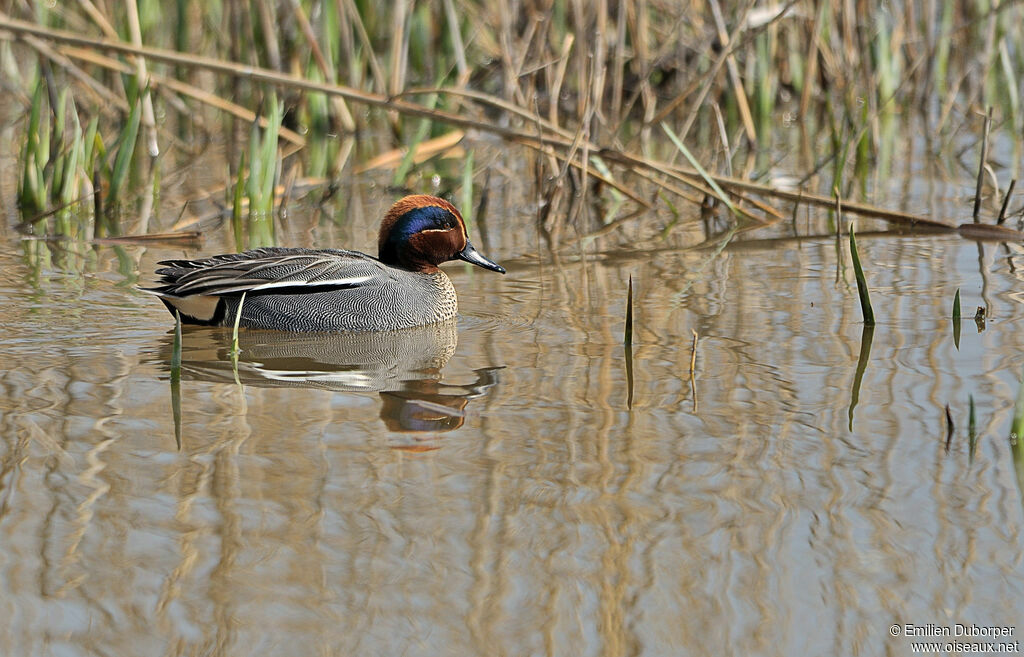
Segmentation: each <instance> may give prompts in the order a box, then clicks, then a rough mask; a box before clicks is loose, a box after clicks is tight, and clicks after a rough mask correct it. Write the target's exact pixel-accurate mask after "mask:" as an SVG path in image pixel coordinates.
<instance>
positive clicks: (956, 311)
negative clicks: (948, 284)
mask: <svg viewBox="0 0 1024 657" xmlns="http://www.w3.org/2000/svg"><path fill="white" fill-rule="evenodd" d="M953 319H960V288H957V289H956V294H955V295H953Z"/></svg>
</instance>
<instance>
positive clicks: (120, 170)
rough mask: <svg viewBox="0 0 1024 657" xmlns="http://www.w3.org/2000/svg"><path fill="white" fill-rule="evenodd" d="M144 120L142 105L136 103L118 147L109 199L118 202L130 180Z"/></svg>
mask: <svg viewBox="0 0 1024 657" xmlns="http://www.w3.org/2000/svg"><path fill="white" fill-rule="evenodd" d="M141 118H142V103H141V102H136V103H135V104H134V105H132V111H131V113H130V114H129V115H128V122H127V124H126V125H125V129H124V131H123V132H122V133H121V138H120V143H119V144H118V146H117V156H115V158H114V169H113V171H112V172H111V174H110V189H109V190H108V191H107V198H109V199H111V200H114V201H116V200H117V199H118V197H119V195H120V193H121V190H122V189H123V188H124V183H125V181H126V180H127V179H128V169H129V168H130V167H131V163H132V156H133V155H134V154H135V142H136V140H137V139H138V137H139V123H140V121H141Z"/></svg>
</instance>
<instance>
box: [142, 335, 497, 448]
mask: <svg viewBox="0 0 1024 657" xmlns="http://www.w3.org/2000/svg"><path fill="white" fill-rule="evenodd" d="M457 343H458V333H457V331H456V326H455V321H454V320H452V321H450V322H444V323H441V324H434V325H430V326H423V327H417V328H413V329H404V330H401V331H388V332H366V333H286V332H281V331H258V330H243V331H240V332H239V334H238V346H239V349H240V352H239V353H238V358H237V363H236V361H235V360H234V359H233V358H232V356H231V332H230V331H227V330H224V329H209V328H189V327H186V328H185V330H184V331H183V332H182V348H181V376H182V379H183V380H189V379H191V380H198V381H211V382H222V383H239V384H242V385H253V386H258V387H303V388H321V389H325V390H334V391H339V392H377V393H379V394H380V397H381V400H382V401H383V403H382V405H381V410H380V417H381V420H383V422H384V424H385V426H387V428H388V429H389V430H391V431H396V432H416V433H424V432H433V433H438V432H444V431H451V430H453V429H457V428H459V427H460V426H462V424H463V422H464V421H465V417H466V406H467V405H468V404H469V400H471V399H473V398H475V397H480V396H482V395H484V394H486V392H487V390H488V389H489V388H491V387H493V386H494V385H496V384H497V383H498V380H499V379H498V371H499V370H501V369H502V368H501V367H486V368H481V369H477V370H475V372H476V375H477V379H476V381H474V382H472V383H470V384H468V385H454V384H447V383H441V370H442V368H443V367H444V366H445V364H446V363H447V362H448V359H449V358H451V356H452V354H454V353H455V347H456V345H457ZM172 351H173V337H172V336H167V338H166V340H165V342H164V344H163V345H162V348H161V361H162V363H163V364H164V365H165V367H167V366H168V365H167V364H168V363H170V362H171V352H172ZM400 448H401V449H412V450H413V451H419V450H420V449H422V448H415V447H413V448H408V447H400ZM426 449H430V448H429V447H428V448H426Z"/></svg>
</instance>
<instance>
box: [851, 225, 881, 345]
mask: <svg viewBox="0 0 1024 657" xmlns="http://www.w3.org/2000/svg"><path fill="white" fill-rule="evenodd" d="M850 255H851V256H853V273H854V275H855V276H856V278H857V296H859V297H860V309H861V312H862V313H863V314H864V323H865V324H866V325H868V326H874V325H875V311H874V310H872V309H871V297H870V295H869V293H868V282H867V279H865V278H864V268H863V267H861V264H860V254H859V253H857V238H856V237H854V235H853V224H852V223H851V224H850Z"/></svg>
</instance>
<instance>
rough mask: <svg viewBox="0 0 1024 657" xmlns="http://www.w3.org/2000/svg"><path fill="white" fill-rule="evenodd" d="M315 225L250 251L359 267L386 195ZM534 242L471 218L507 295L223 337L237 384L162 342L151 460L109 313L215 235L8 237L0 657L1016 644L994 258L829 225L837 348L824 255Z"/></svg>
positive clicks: (808, 248) (946, 238)
mask: <svg viewBox="0 0 1024 657" xmlns="http://www.w3.org/2000/svg"><path fill="white" fill-rule="evenodd" d="M8 162H9V160H8ZM7 182H8V183H9V182H10V177H8V178H7ZM4 190H5V194H6V196H5V198H4V204H5V207H7V208H8V209H9V208H12V207H13V205H12V204H13V199H12V197H11V195H10V193H11V192H10V190H11V187H10V185H9V184H7V185H6V187H4ZM417 191H431V190H429V189H420V190H417ZM345 194H346V195H347V197H346V198H345V199H344V200H342V201H337V203H338V204H339V205H340V206H342V207H344V212H343V213H342V214H343V218H342V219H341V220H339V221H338V222H337V223H335V222H334V221H332V220H331V218H330V217H327V216H324V215H323V214H317V213H316V212H315V211H313V210H311V209H310V208H309V207H308V206H307V207H305V209H303V206H302V205H301V203H298V204H297V209H296V210H295V211H294V212H293V213H291V214H290V216H289V218H288V220H287V222H286V223H285V224H284V225H282V226H281V227H279V233H278V241H279V242H280V243H282V244H290V245H296V246H310V245H314V244H319V245H324V246H335V247H352V248H359V249H361V250H370V249H371V248H372V244H373V231H374V230H375V228H376V221H377V219H376V218H377V217H379V216H380V214H381V213H382V212H383V211H384V209H386V207H387V205H388V204H390V202H391V201H392V200H394V197H395V195H396V193H395V192H391V191H388V190H386V189H382V188H381V187H379V186H372V185H353V186H352V187H351V188H349V189H347V190H346V191H345ZM915 199H916V200H915ZM915 202H916V203H917V205H918V206H925V205H927V203H926V202H924V201H921V200H920V198H917V197H915V198H912V199H911V204H912V205H913V203H915ZM162 203H164V204H166V206H167V207H168V208H171V209H169V210H167V214H168V217H167V218H165V219H164V220H163V223H164V224H165V225H166V224H170V223H172V222H173V219H174V212H173V208H174V206H175V203H174V201H173V200H170V199H163V200H162ZM962 205H963V204H962V203H959V204H955V205H954V206H953V207H952V209H951V210H950V211H952V212H957V211H961V210H962ZM179 207H180V204H179ZM947 209H949V208H947ZM534 212H535V206H531V205H530V204H529V203H527V202H523V201H521V200H516V196H515V194H513V193H506V194H499V195H497V196H496V197H495V198H494V199H493V200H492V203H491V205H490V210H489V213H488V216H487V218H486V221H487V224H486V232H487V236H488V239H487V240H486V243H478V244H477V245H478V246H479V247H481V250H482V251H483V252H484V253H486V254H487V255H488V256H490V257H492V258H493V259H495V260H496V261H498V262H501V263H502V264H504V265H506V267H507V268H508V274H507V275H506V276H504V277H502V276H498V275H495V274H493V273H491V272H485V271H482V270H479V269H473V268H470V267H468V266H463V265H462V264H459V263H452V264H450V265H448V266H446V269H447V271H448V272H449V274H450V275H451V277H452V279H453V281H454V283H455V286H456V288H457V290H458V292H459V298H460V305H461V315H460V317H459V319H458V321H457V322H456V323H454V324H452V325H450V326H442V327H430V328H428V329H424V330H421V331H412V332H405V333H402V334H397V335H384V336H371V337H368V336H344V335H337V336H308V335H287V334H277V333H273V332H258V331H252V332H243V334H242V336H241V347H242V353H241V356H240V359H239V363H238V367H237V369H236V368H235V367H233V366H232V363H231V361H230V358H229V356H228V349H229V347H230V335H229V333H227V332H225V331H221V330H212V329H188V330H186V331H185V333H184V337H183V350H182V351H183V354H182V371H181V383H180V409H181V416H180V427H178V428H177V429H176V426H175V416H174V412H173V408H172V392H171V383H170V361H171V348H172V347H171V345H172V333H171V329H172V318H171V317H170V316H169V315H168V314H167V312H166V311H165V310H164V309H163V307H162V306H161V305H160V304H159V303H158V302H157V301H156V300H155V299H153V298H151V297H148V296H146V295H144V294H141V293H139V292H138V291H137V290H136V289H135V287H134V286H135V285H137V284H138V283H139V282H144V281H145V280H146V279H147V277H149V276H150V275H151V272H152V271H153V269H154V267H155V265H156V262H157V261H158V260H160V259H164V258H171V257H180V256H181V255H182V254H189V255H192V254H196V255H198V254H207V255H208V254H212V253H216V252H219V251H223V250H231V249H232V248H233V244H232V241H231V237H230V231H229V230H228V229H226V228H214V229H210V230H209V231H208V234H207V236H206V239H205V241H204V243H203V244H202V245H201V246H199V247H197V248H189V249H183V248H181V247H173V246H161V245H150V246H145V247H143V246H116V247H115V246H112V245H99V246H90V245H88V244H85V243H83V242H80V241H74V240H71V241H55V242H43V241H39V240H27V239H24V238H23V236H22V235H21V234H20V233H18V232H17V231H15V230H14V229H13V225H14V223H15V219H16V218H15V217H14V215H13V212H12V211H10V210H8V213H7V215H6V223H7V225H6V227H5V228H4V231H3V232H2V233H0V237H2V248H0V327H2V330H0V363H2V364H0V615H2V616H3V617H4V618H5V619H6V620H5V621H4V622H2V623H0V653H2V654H5V655H92V654H104V655H137V654H166V655H198V654H211V655H255V654H259V655H297V654H404V655H439V654H460V655H471V654H479V655H498V654H507V655H526V654H530V655H570V654H572V655H620V654H621V655H627V654H628V655H669V654H672V655H675V654H693V655H722V654H749V655H794V654H908V653H909V651H910V649H911V645H910V644H911V641H912V639H911V638H908V637H905V636H903V634H904V633H905V631H906V629H907V628H906V625H907V624H912V625H915V626H921V627H928V626H929V624H931V625H932V626H934V627H936V628H940V629H941V628H955V626H956V624H957V623H961V624H965V625H968V626H969V625H970V624H972V623H973V624H978V625H984V626H1003V627H1009V628H1015V627H1016V626H1015V624H1016V623H1018V621H1019V618H1020V610H1021V609H1024V565H1022V559H1021V554H1022V552H1021V545H1022V540H1024V538H1022V527H1024V513H1022V509H1024V504H1022V500H1024V496H1022V493H1021V477H1020V475H1019V472H1020V471H1021V470H1018V468H1017V467H1015V460H1014V450H1015V449H1016V447H1015V446H1014V445H1012V444H1011V438H1010V424H1011V418H1012V415H1013V408H1014V402H1015V400H1016V398H1017V395H1018V391H1019V389H1020V377H1021V374H1022V368H1024V355H1022V353H1024V352H1022V346H1024V306H1022V305H1021V302H1022V299H1021V294H1020V289H1021V273H1020V272H1021V271H1022V267H1024V259H1022V255H1021V250H1020V248H1019V247H1017V246H1014V245H1000V244H994V243H983V244H978V243H975V242H971V241H968V240H964V239H962V238H960V237H957V236H955V235H942V236H935V235H932V236H913V235H909V236H899V237H894V236H886V237H872V235H871V234H870V233H871V230H870V229H871V228H874V229H878V228H881V227H882V226H880V225H877V224H870V223H865V225H864V228H863V230H864V234H863V235H862V237H861V239H860V248H861V252H862V259H863V261H864V262H865V266H866V267H867V269H868V277H869V280H870V282H871V286H872V299H873V301H874V303H875V311H876V314H877V315H878V317H879V324H878V326H877V327H876V328H875V330H874V331H873V332H865V330H864V327H863V324H862V322H861V317H860V310H859V308H858V305H857V296H856V287H855V283H854V278H853V270H852V267H851V265H850V262H849V253H848V249H847V246H846V242H845V240H842V241H839V242H837V240H836V239H835V238H834V237H830V236H828V235H827V234H826V235H823V236H819V237H815V238H811V239H801V240H796V239H792V240H791V239H785V238H786V237H787V235H788V234H789V233H790V232H791V230H790V227H788V226H786V227H778V228H776V229H775V230H774V232H770V235H769V236H770V237H774V238H775V241H773V242H771V243H758V244H749V243H748V244H746V246H745V245H744V242H745V240H746V239H747V237H746V236H738V237H737V238H735V241H734V243H733V244H732V245H730V246H729V247H728V248H726V249H724V250H722V251H721V252H716V251H715V250H714V249H699V250H693V249H690V248H686V247H688V246H692V245H693V244H695V243H696V242H698V241H699V239H700V234H701V231H702V227H701V225H700V224H697V223H688V224H686V225H684V226H682V227H679V228H676V229H673V231H674V232H673V237H671V238H669V239H668V240H667V241H666V242H665V243H663V244H662V246H663V247H664V248H661V249H660V250H658V251H652V252H648V253H642V252H641V253H637V252H635V251H630V250H628V249H626V250H623V249H603V248H599V247H598V246H595V244H594V243H583V244H582V245H581V246H580V247H579V248H570V249H568V250H567V251H566V252H565V253H564V254H563V256H562V257H560V258H558V259H552V258H550V257H547V256H544V257H538V255H537V254H543V253H544V248H543V243H542V240H541V238H540V237H539V235H538V234H537V233H536V231H534V230H533V229H532V228H531V227H532V226H533V223H532V222H533V216H534V214H533V213H534ZM652 221H655V222H656V221H662V219H661V218H655V219H652ZM814 222H816V225H822V226H824V225H825V224H826V223H827V221H826V220H825V219H823V218H821V217H819V216H817V215H815V218H814ZM158 223H159V222H158ZM473 230H474V231H477V232H479V227H474V228H473ZM626 230H627V232H626V233H624V234H620V235H619V237H618V239H619V240H620V241H621V244H620V246H626V245H628V241H629V240H628V238H629V236H630V233H629V232H628V231H629V230H634V229H630V228H628V227H627V229H626ZM635 230H637V231H639V229H635ZM474 240H475V241H478V242H479V240H476V238H475V237H474ZM630 276H632V278H633V282H634V294H635V299H636V309H635V316H636V328H635V337H634V346H633V349H632V362H631V370H627V355H626V354H625V352H624V349H623V344H622V330H623V317H624V315H625V304H626V287H627V280H628V278H629V277H630ZM957 288H960V290H961V294H962V298H963V308H964V314H965V315H966V316H968V317H965V318H964V320H963V322H962V323H961V326H960V336H959V347H958V346H957V345H956V344H955V341H954V336H953V327H952V323H951V320H950V318H949V315H950V311H951V305H952V300H953V296H954V292H955V290H956V289H957ZM977 306H985V307H986V308H987V310H988V317H987V319H986V321H985V322H984V323H983V325H978V324H976V323H975V322H974V321H973V320H972V319H969V317H970V316H973V314H974V309H975V308H976V307H977ZM692 331H696V332H697V335H698V340H697V343H696V359H695V368H694V370H693V374H692V376H691V374H690V363H691V358H692V356H693V333H692ZM868 341H869V342H870V344H867V342H868ZM628 372H631V376H632V385H631V386H630V381H629V374H628ZM630 390H632V399H631V405H630V403H629V402H630ZM971 399H973V403H974V406H975V428H974V434H973V436H974V437H973V438H972V434H971V428H970V420H969V418H970V410H969V404H970V400H971ZM947 405H948V406H949V409H950V416H951V417H952V419H953V421H954V428H953V433H952V435H949V434H947V424H946V422H947V421H946V411H945V409H946V406H947ZM179 441H180V444H179ZM1018 458H1020V457H1018ZM893 625H897V626H899V627H898V629H899V632H900V636H897V637H893V636H892V635H891V634H890V628H891V626H893ZM1021 629H1022V630H1024V627H1022V628H1021ZM1017 633H1018V634H1019V632H1017ZM1016 639H1019V637H1018V636H1013V637H1010V639H1009V640H1016ZM959 640H963V641H967V640H978V639H976V638H975V639H971V638H965V637H961V638H960V639H959ZM997 640H1003V639H997Z"/></svg>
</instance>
